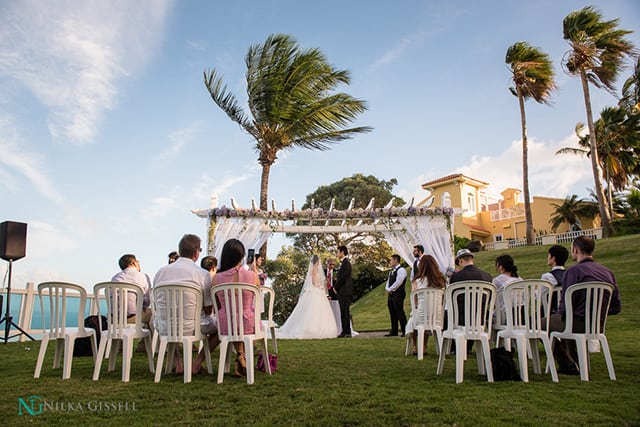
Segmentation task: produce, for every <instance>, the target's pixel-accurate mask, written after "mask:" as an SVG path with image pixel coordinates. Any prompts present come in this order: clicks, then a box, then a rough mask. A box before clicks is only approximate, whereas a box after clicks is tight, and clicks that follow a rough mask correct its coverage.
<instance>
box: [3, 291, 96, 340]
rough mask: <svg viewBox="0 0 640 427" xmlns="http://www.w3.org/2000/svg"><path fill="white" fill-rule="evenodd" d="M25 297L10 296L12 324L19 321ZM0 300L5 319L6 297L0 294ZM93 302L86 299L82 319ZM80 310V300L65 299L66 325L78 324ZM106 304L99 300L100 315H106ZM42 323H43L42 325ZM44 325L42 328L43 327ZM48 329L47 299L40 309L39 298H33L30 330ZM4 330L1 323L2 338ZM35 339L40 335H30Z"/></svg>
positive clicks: (43, 301)
mask: <svg viewBox="0 0 640 427" xmlns="http://www.w3.org/2000/svg"><path fill="white" fill-rule="evenodd" d="M24 297H25V295H23V294H14V293H12V294H11V307H10V314H11V316H13V322H14V323H15V324H18V320H19V319H20V306H21V305H22V298H24ZM0 298H1V299H2V318H4V317H5V314H6V310H7V295H5V294H4V293H2V294H0ZM92 303H93V301H92V300H90V299H87V302H86V306H85V309H84V313H82V319H85V318H86V317H87V316H89V315H90V314H91V305H92ZM79 308H80V298H76V297H68V298H67V316H66V324H67V325H69V326H76V324H77V322H78V310H79ZM42 309H44V320H43V316H42ZM106 309H107V308H106V302H105V301H104V299H103V300H101V305H100V311H101V313H106ZM43 322H44V323H43ZM43 325H44V326H43ZM43 327H44V328H47V327H49V297H48V296H45V297H43V299H42V307H41V305H40V297H39V296H37V295H36V296H35V297H34V301H33V316H32V318H31V329H43ZM4 328H5V324H4V323H3V324H2V325H1V327H0V332H2V334H3V335H2V336H4ZM14 333H17V331H15V332H12V333H10V335H13V334H14ZM30 335H31V336H33V337H34V338H36V339H40V337H41V336H42V335H41V334H30ZM17 339H18V337H15V338H13V339H12V340H13V341H15V340H17Z"/></svg>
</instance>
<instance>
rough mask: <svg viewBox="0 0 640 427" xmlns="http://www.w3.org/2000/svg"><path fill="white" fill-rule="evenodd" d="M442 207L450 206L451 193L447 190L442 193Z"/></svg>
mask: <svg viewBox="0 0 640 427" xmlns="http://www.w3.org/2000/svg"><path fill="white" fill-rule="evenodd" d="M441 205H442V207H443V208H450V207H451V194H449V193H448V192H447V191H445V192H444V193H443V194H442V203H441Z"/></svg>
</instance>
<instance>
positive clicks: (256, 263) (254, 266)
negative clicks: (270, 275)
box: [249, 253, 267, 286]
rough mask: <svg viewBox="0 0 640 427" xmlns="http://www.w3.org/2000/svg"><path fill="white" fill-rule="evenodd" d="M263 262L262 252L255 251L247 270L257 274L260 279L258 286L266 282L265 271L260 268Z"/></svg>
mask: <svg viewBox="0 0 640 427" xmlns="http://www.w3.org/2000/svg"><path fill="white" fill-rule="evenodd" d="M263 263H264V256H262V254H260V253H257V254H256V255H255V257H254V258H253V262H252V263H251V265H250V266H249V270H251V271H253V272H254V273H256V274H257V275H258V279H260V286H264V285H265V283H266V282H267V273H265V272H264V270H263V269H262V264H263Z"/></svg>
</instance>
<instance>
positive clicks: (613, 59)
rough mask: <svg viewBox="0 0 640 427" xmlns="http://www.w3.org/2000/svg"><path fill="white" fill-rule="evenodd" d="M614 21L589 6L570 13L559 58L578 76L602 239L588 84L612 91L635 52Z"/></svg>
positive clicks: (606, 218) (608, 229)
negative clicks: (566, 48)
mask: <svg viewBox="0 0 640 427" xmlns="http://www.w3.org/2000/svg"><path fill="white" fill-rule="evenodd" d="M618 22H619V19H614V20H611V21H604V20H603V19H602V15H601V14H600V12H598V11H597V10H596V9H594V8H593V7H592V6H587V7H585V8H583V9H581V10H579V11H576V12H571V13H570V14H569V15H567V16H566V17H565V18H564V21H563V22H562V27H563V38H564V39H565V40H567V41H568V42H569V45H570V46H571V49H570V50H569V51H568V52H567V53H566V54H565V57H564V58H563V65H564V66H565V69H566V71H567V73H569V74H570V75H578V76H580V81H581V83H582V91H583V93H584V103H585V108H586V113H587V126H588V128H589V150H590V152H591V168H592V170H593V179H594V181H595V187H596V193H597V195H598V207H599V210H600V217H601V218H602V227H603V231H604V236H605V237H607V236H609V235H611V234H612V232H613V227H612V223H611V215H610V212H609V209H608V207H607V205H608V203H607V199H606V197H605V195H604V189H603V187H602V178H601V177H602V171H601V169H600V162H599V160H598V150H597V147H598V145H597V141H596V132H595V129H594V125H593V114H592V112H591V97H590V95H589V83H591V84H593V85H594V86H595V87H597V88H605V89H608V90H609V91H613V90H614V86H613V84H614V83H615V81H616V78H617V76H618V73H619V72H620V70H621V68H622V66H623V59H624V57H625V56H627V55H633V54H634V53H635V50H634V47H633V44H632V43H631V42H630V41H628V40H626V39H625V36H626V35H627V34H629V33H631V31H628V30H621V29H618Z"/></svg>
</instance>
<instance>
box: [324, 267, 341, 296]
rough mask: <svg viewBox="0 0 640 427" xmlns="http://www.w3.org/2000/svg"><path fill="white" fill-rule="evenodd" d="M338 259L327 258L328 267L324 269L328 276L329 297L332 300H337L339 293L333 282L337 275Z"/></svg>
mask: <svg viewBox="0 0 640 427" xmlns="http://www.w3.org/2000/svg"><path fill="white" fill-rule="evenodd" d="M335 269H336V260H335V259H333V258H329V259H327V267H326V268H325V269H324V275H325V277H326V278H327V297H328V298H329V299H330V300H333V301H337V300H338V294H337V293H336V290H335V289H334V288H333V282H334V280H335V277H336V271H335Z"/></svg>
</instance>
